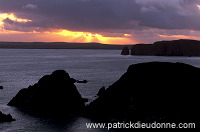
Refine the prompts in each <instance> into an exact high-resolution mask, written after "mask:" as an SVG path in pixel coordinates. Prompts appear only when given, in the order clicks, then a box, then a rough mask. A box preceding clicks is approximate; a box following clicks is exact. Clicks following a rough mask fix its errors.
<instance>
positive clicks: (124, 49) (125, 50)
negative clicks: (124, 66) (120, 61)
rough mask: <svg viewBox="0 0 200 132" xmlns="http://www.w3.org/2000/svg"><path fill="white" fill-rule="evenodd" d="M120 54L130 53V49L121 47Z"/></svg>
mask: <svg viewBox="0 0 200 132" xmlns="http://www.w3.org/2000/svg"><path fill="white" fill-rule="evenodd" d="M121 55H130V50H129V48H128V47H124V48H123V49H122V52H121Z"/></svg>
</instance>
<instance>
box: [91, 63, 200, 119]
mask: <svg viewBox="0 0 200 132" xmlns="http://www.w3.org/2000/svg"><path fill="white" fill-rule="evenodd" d="M199 75H200V69H199V68H196V67H193V66H190V65H187V64H183V63H167V62H150V63H141V64H135V65H131V66H129V68H128V70H127V72H126V73H125V74H124V75H122V76H121V78H120V79H119V80H118V81H117V82H115V83H114V84H112V85H111V86H110V87H109V88H107V89H106V90H105V91H104V92H103V93H102V94H101V96H99V97H98V98H97V99H96V100H95V101H93V102H92V103H90V105H89V106H87V109H88V111H89V113H88V115H90V116H92V117H100V118H102V117H110V118H114V119H122V120H124V119H131V120H136V121H138V120H139V121H161V122H164V121H169V122H176V121H181V122H187V121H192V122H195V121H197V120H198V121H199V120H200V114H199V111H200V108H199V100H200V97H199V92H198V91H199V78H198V76H199Z"/></svg>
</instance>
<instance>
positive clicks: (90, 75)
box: [0, 49, 200, 132]
mask: <svg viewBox="0 0 200 132" xmlns="http://www.w3.org/2000/svg"><path fill="white" fill-rule="evenodd" d="M120 53H121V51H120V50H86V49H0V86H3V89H2V90H0V111H2V112H3V113H5V114H11V115H12V116H13V118H15V119H16V121H14V122H8V123H0V132H107V131H108V130H107V129H103V128H102V129H100V128H99V129H90V128H87V127H86V123H92V122H93V121H92V120H91V119H89V118H85V117H74V118H69V119H68V120H66V121H55V120H52V119H48V118H40V117H37V116H32V115H30V114H28V113H26V112H23V111H21V110H19V109H17V108H15V107H10V106H8V105H7V103H8V102H9V101H10V100H11V99H12V98H13V97H14V96H15V95H16V94H17V93H18V91H19V90H20V89H22V88H27V87H28V86H29V85H33V84H35V83H37V81H38V80H39V79H40V78H41V77H42V76H44V75H47V74H51V73H52V72H53V71H55V70H58V69H63V70H66V71H67V72H68V73H69V75H70V77H72V78H75V79H77V80H88V83H86V84H75V85H76V87H77V89H78V91H79V92H80V93H81V95H82V97H84V98H88V99H89V101H91V100H93V99H94V97H95V95H96V94H97V92H98V90H99V89H100V88H101V87H103V86H105V87H106V88H107V87H109V86H110V85H111V84H113V83H114V82H115V81H117V80H118V79H119V78H120V77H121V76H122V75H123V74H124V73H125V72H126V71H127V68H128V67H129V65H131V64H137V63H143V62H151V61H159V62H181V63H187V64H190V65H193V66H196V67H200V57H167V56H131V55H128V56H122V55H120ZM144 78H145V76H144ZM113 131H114V130H113Z"/></svg>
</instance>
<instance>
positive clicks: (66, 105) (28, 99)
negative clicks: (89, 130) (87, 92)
mask: <svg viewBox="0 0 200 132" xmlns="http://www.w3.org/2000/svg"><path fill="white" fill-rule="evenodd" d="M75 82H76V80H75V79H73V78H70V76H69V74H68V73H67V72H66V71H64V70H57V71H54V72H53V73H52V74H51V75H45V76H43V77H42V78H41V79H40V80H39V81H38V83H36V84H34V85H33V86H29V87H28V88H24V89H22V90H20V91H19V92H18V93H17V95H16V96H15V97H14V98H13V99H12V100H11V101H10V102H9V103H8V105H10V106H15V107H18V108H22V109H25V110H29V111H31V112H35V113H42V114H55V115H56V114H72V113H77V112H80V111H81V110H82V109H83V108H84V106H85V105H84V99H83V98H82V97H81V95H80V94H79V92H78V90H77V88H76V86H75V85H74V83H75Z"/></svg>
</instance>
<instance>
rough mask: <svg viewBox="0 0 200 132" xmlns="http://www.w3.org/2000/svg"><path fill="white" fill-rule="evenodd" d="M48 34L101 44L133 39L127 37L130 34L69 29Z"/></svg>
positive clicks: (130, 41) (127, 41)
mask: <svg viewBox="0 0 200 132" xmlns="http://www.w3.org/2000/svg"><path fill="white" fill-rule="evenodd" d="M46 33H50V34H57V35H61V36H64V37H66V40H68V41H71V42H81V43H82V42H97V43H103V44H134V43H136V42H135V41H134V40H132V39H130V38H128V37H130V35H127V34H126V35H124V36H125V37H106V36H103V35H102V34H99V33H91V32H80V31H69V30H65V29H63V30H56V31H53V32H46Z"/></svg>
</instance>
